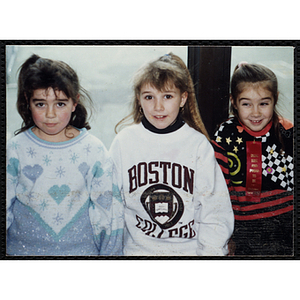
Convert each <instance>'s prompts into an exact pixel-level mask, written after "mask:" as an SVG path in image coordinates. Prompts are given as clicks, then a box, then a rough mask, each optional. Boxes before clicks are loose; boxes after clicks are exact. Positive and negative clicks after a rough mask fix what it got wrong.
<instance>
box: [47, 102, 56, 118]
mask: <svg viewBox="0 0 300 300" xmlns="http://www.w3.org/2000/svg"><path fill="white" fill-rule="evenodd" d="M55 115H56V113H55V108H54V107H53V106H52V105H48V106H47V110H46V117H47V118H54V117H55Z"/></svg>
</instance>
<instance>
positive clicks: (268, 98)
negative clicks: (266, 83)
mask: <svg viewBox="0 0 300 300" xmlns="http://www.w3.org/2000/svg"><path fill="white" fill-rule="evenodd" d="M242 100H248V101H251V99H250V98H240V99H238V101H242ZM264 100H270V101H272V98H271V97H265V98H261V99H260V101H264Z"/></svg>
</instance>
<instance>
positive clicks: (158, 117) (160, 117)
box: [154, 116, 167, 120]
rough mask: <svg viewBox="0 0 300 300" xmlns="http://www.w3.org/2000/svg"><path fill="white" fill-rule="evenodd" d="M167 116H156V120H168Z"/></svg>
mask: <svg viewBox="0 0 300 300" xmlns="http://www.w3.org/2000/svg"><path fill="white" fill-rule="evenodd" d="M166 117H167V116H154V118H155V119H157V120H162V119H164V118H166Z"/></svg>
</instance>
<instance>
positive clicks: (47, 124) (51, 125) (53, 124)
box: [45, 123, 57, 127]
mask: <svg viewBox="0 0 300 300" xmlns="http://www.w3.org/2000/svg"><path fill="white" fill-rule="evenodd" d="M45 125H46V126H47V127H54V126H56V125H57V123H45Z"/></svg>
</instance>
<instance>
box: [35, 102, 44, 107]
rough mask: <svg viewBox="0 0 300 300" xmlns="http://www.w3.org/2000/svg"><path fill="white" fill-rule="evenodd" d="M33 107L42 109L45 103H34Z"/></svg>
mask: <svg viewBox="0 0 300 300" xmlns="http://www.w3.org/2000/svg"><path fill="white" fill-rule="evenodd" d="M35 106H36V107H38V108H42V107H44V106H45V103H43V102H37V103H35Z"/></svg>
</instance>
